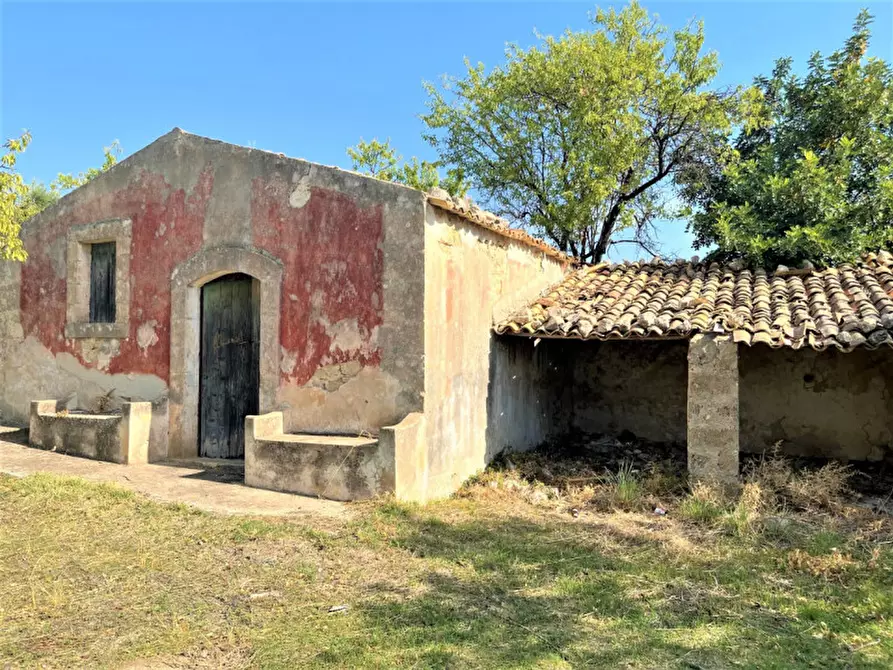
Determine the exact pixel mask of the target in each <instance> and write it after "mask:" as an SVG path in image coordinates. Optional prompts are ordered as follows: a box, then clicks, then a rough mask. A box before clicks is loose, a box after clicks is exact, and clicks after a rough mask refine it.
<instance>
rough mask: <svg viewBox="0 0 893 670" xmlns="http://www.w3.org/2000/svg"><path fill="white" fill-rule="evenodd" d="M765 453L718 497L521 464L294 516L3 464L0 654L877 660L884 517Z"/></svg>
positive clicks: (886, 657)
mask: <svg viewBox="0 0 893 670" xmlns="http://www.w3.org/2000/svg"><path fill="white" fill-rule="evenodd" d="M772 467H773V468H774V469H773V470H772V471H771V473H772V477H770V476H769V475H763V476H760V477H757V476H756V475H754V477H753V478H751V480H750V481H748V483H747V484H746V485H745V486H744V487H743V489H742V491H741V492H740V494H739V495H737V496H727V495H721V494H720V493H718V492H717V491H715V490H713V489H711V488H709V487H704V486H702V487H695V488H694V489H693V490H692V491H690V492H686V491H684V490H683V489H682V488H681V484H680V483H679V481H678V480H677V479H676V478H674V477H672V476H668V474H667V473H666V472H664V471H659V470H657V469H653V468H652V469H645V470H643V471H641V472H638V471H635V468H627V469H626V470H625V472H624V473H622V474H621V473H616V472H615V473H614V474H613V475H611V476H607V475H604V474H602V475H599V477H598V479H594V480H592V481H587V482H583V483H574V482H565V484H564V485H563V486H556V485H555V484H554V482H552V483H549V484H546V483H544V482H538V481H529V480H527V479H525V478H523V477H520V476H519V475H518V472H517V470H520V469H521V466H520V465H518V466H517V467H516V468H515V469H511V470H508V471H501V472H496V471H491V472H487V473H484V474H483V475H482V476H481V477H479V478H478V479H477V480H476V481H475V482H473V483H472V484H470V485H469V486H468V487H466V488H465V489H464V490H463V491H462V492H461V495H460V496H458V497H456V498H455V499H452V500H448V501H443V502H440V503H436V504H432V505H430V506H428V507H425V508H420V507H416V506H412V505H403V504H398V503H395V502H393V501H389V500H382V501H377V502H373V503H366V504H362V505H356V506H355V514H354V515H353V516H354V518H353V519H352V520H350V521H343V522H332V521H325V520H320V521H319V522H318V523H312V524H309V525H308V524H307V522H302V523H297V522H294V521H288V520H269V519H267V520H259V519H252V518H244V517H224V516H215V515H210V514H203V513H198V512H195V511H193V510H190V509H187V508H184V507H179V506H169V505H159V504H156V503H152V502H150V501H148V500H145V499H143V498H141V497H139V496H135V495H132V494H130V493H128V492H126V491H123V490H121V489H118V488H114V487H109V486H102V485H94V484H89V483H86V482H83V481H80V480H76V479H64V478H58V477H51V476H35V477H28V478H25V479H18V480H16V479H11V478H0V573H2V575H3V579H2V581H0V667H3V665H4V664H6V663H8V664H10V666H11V667H48V668H56V667H66V668H69V667H70V668H87V667H89V668H94V667H110V668H120V667H124V668H129V670H149V669H151V670H163V669H168V668H187V667H189V668H192V667H199V668H212V667H213V668H248V667H252V668H254V667H258V668H295V667H301V668H401V667H403V668H509V667H510V668H562V669H564V668H576V667H603V668H618V667H623V668H639V669H644V668H649V669H651V668H658V669H662V668H667V669H669V668H692V667H699V668H727V667H744V668H760V669H762V668H796V667H803V668H808V667H822V668H841V669H842V668H889V667H891V666H893V643H891V640H893V555H891V552H893V544H891V543H893V527H891V523H890V519H889V518H888V517H883V516H880V515H877V514H872V513H870V512H869V511H867V510H860V509H854V508H851V507H849V506H848V505H847V504H846V500H845V499H839V500H838V499H837V498H836V497H834V496H830V495H824V497H823V498H822V500H823V502H822V505H821V506H820V507H814V508H811V509H809V510H806V509H801V508H799V507H796V508H795V507H794V504H793V503H792V502H791V501H790V500H791V499H789V496H793V495H796V494H794V493H791V492H792V491H796V490H798V486H799V485H798V484H796V481H798V478H799V477H800V476H801V475H800V474H798V473H793V474H791V473H785V472H782V468H781V467H780V466H779V465H778V464H773V465H772ZM767 472H768V471H767ZM779 473H781V474H779ZM804 476H812V475H808V474H807V475H804ZM822 477H826V475H822ZM630 482H634V483H632V484H631V483H630ZM792 482H794V483H792ZM832 488H833V487H831V486H830V485H829V487H828V490H831V489H832ZM840 490H842V489H840ZM780 492H781V493H780ZM658 503H659V504H661V505H663V506H665V507H666V509H667V510H668V513H667V515H666V516H660V515H656V514H655V513H654V511H653V507H652V505H656V504H658ZM624 510H626V511H624ZM340 605H346V606H347V608H346V609H345V610H338V611H335V612H331V613H330V612H329V610H330V608H331V607H332V606H340Z"/></svg>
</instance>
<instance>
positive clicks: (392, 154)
mask: <svg viewBox="0 0 893 670" xmlns="http://www.w3.org/2000/svg"><path fill="white" fill-rule="evenodd" d="M347 155H348V156H350V159H351V161H353V169H354V170H356V171H357V172H362V173H363V174H368V175H370V176H373V177H377V178H378V179H384V180H385V181H393V182H398V183H400V184H406V185H407V186H411V187H413V188H417V189H419V190H421V191H429V190H431V189H432V188H435V187H438V186H439V187H441V188H444V189H446V190H447V191H449V192H450V193H452V194H454V195H459V196H464V195H465V194H466V193H467V191H468V185H467V184H466V183H465V181H464V179H463V178H462V171H461V170H458V169H452V170H448V171H447V173H446V176H444V177H441V176H440V172H439V170H438V168H439V167H441V164H440V163H438V162H431V161H420V160H419V159H418V158H416V157H415V156H413V157H412V158H411V159H410V160H409V161H408V162H403V163H402V164H401V161H403V157H402V156H399V155H398V154H397V152H396V150H395V149H394V148H393V147H392V146H391V142H390V140H386V141H385V142H379V141H378V140H377V139H374V138H373V139H372V141H371V142H366V141H365V140H363V139H362V138H361V139H360V141H359V143H358V144H357V145H356V146H353V147H349V148H348V149H347Z"/></svg>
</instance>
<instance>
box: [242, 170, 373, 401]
mask: <svg viewBox="0 0 893 670" xmlns="http://www.w3.org/2000/svg"><path fill="white" fill-rule="evenodd" d="M291 188H292V187H291V185H290V184H289V183H287V182H286V181H284V180H282V179H279V178H277V179H273V180H270V181H267V182H264V181H261V180H260V179H255V180H254V182H253V183H252V194H251V219H252V221H253V222H254V245H255V246H256V247H258V248H260V249H265V250H267V251H268V252H270V253H271V254H273V255H274V256H276V257H277V258H279V259H280V260H281V261H282V262H283V263H284V264H285V268H284V272H283V278H282V309H281V317H280V324H281V326H280V342H281V345H282V347H283V348H284V349H286V350H287V351H288V352H292V353H295V354H297V361H296V364H295V366H294V368H293V369H292V370H290V371H283V373H282V378H283V381H289V382H291V383H294V384H297V385H302V384H305V383H306V382H307V381H308V380H309V379H310V378H311V377H312V376H313V374H314V372H316V370H317V368H319V366H321V365H331V364H335V363H344V362H347V361H352V360H357V361H359V362H360V363H361V364H362V365H363V366H367V365H376V366H377V365H378V364H379V363H380V361H381V351H380V349H379V348H378V347H377V346H376V345H375V343H374V342H373V340H372V338H373V333H374V330H375V329H376V328H377V327H378V326H380V325H381V323H382V296H383V291H382V280H383V255H382V251H381V240H382V209H381V206H375V207H372V208H368V209H364V208H360V207H358V206H357V205H356V203H355V202H353V201H352V200H351V199H350V198H349V197H347V196H346V195H344V194H342V193H337V192H333V191H327V190H325V189H321V188H313V189H311V192H310V199H309V200H308V201H307V203H306V204H304V206H303V207H300V208H294V207H291V206H290V205H289V202H288V198H289V194H290V190H291ZM344 319H356V322H357V326H358V330H359V332H360V339H361V341H362V342H361V344H360V346H359V347H358V348H356V349H351V350H348V351H342V350H341V349H340V348H339V347H337V346H333V337H332V335H331V331H332V328H331V326H332V325H334V324H336V323H338V322H339V321H342V320H344Z"/></svg>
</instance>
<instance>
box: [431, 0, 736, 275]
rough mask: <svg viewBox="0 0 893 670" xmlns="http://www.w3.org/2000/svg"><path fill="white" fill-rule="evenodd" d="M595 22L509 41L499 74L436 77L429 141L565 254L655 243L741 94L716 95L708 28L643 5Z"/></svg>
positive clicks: (486, 194) (486, 196)
mask: <svg viewBox="0 0 893 670" xmlns="http://www.w3.org/2000/svg"><path fill="white" fill-rule="evenodd" d="M593 24H594V29H593V30H590V31H582V32H570V31H568V32H566V33H564V34H563V35H561V36H560V37H557V38H556V37H540V41H539V44H537V45H536V46H533V47H531V48H529V49H522V48H521V47H519V46H514V45H510V46H509V47H508V48H507V51H506V62H505V63H504V64H503V65H500V66H498V67H495V68H493V69H491V70H489V71H487V70H486V69H485V67H484V65H483V64H477V65H472V64H471V63H469V62H468V61H466V72H465V74H464V76H462V77H445V78H444V81H443V83H442V86H441V87H440V88H438V87H436V86H435V85H433V84H427V85H426V88H427V91H428V95H429V101H428V107H429V110H428V112H427V113H426V114H424V115H423V116H422V119H423V120H424V122H425V123H426V124H427V126H428V129H429V131H428V133H427V134H426V139H427V140H428V141H429V142H430V143H431V144H432V145H433V146H434V147H435V148H436V150H437V151H438V153H439V155H440V158H441V160H442V161H443V162H444V163H445V164H447V165H451V166H455V167H457V168H459V169H461V170H462V172H463V174H464V175H465V177H466V178H467V179H468V182H469V184H470V186H471V187H472V188H474V189H475V192H476V194H477V195H479V196H480V197H481V198H482V199H483V201H484V203H483V204H484V205H485V206H487V207H488V208H489V209H491V210H493V211H495V212H496V213H497V214H500V215H502V216H505V217H507V218H508V219H510V220H512V221H514V222H517V223H520V224H523V225H527V226H529V227H531V228H532V229H534V230H535V231H537V232H540V233H541V234H543V235H544V236H545V237H546V238H547V239H548V240H549V241H551V242H552V243H554V244H555V245H556V246H557V247H558V248H559V249H561V250H562V251H565V252H568V253H570V254H572V255H574V256H576V257H578V258H580V259H581V260H583V261H589V262H596V261H599V260H600V259H601V258H602V257H603V256H604V255H605V253H606V252H607V250H608V248H609V246H610V245H612V244H618V243H622V242H636V243H640V244H643V245H645V246H646V248H647V247H648V246H649V231H650V226H651V224H652V222H653V221H654V220H655V219H657V218H661V217H663V216H665V215H667V213H668V212H669V211H670V207H669V204H668V203H670V202H671V200H670V196H671V193H670V189H669V188H668V187H669V186H670V185H671V184H672V182H673V180H674V179H675V178H676V176H677V175H679V174H681V173H682V172H683V171H684V170H685V169H686V167H687V166H689V165H690V164H692V163H700V162H703V161H704V160H706V157H707V156H711V155H712V154H713V153H715V151H716V147H717V145H719V144H721V143H722V142H723V141H724V139H725V137H727V134H728V132H729V129H730V127H731V125H730V124H731V123H732V121H733V118H734V114H735V110H736V105H737V96H736V95H735V94H734V92H719V91H716V90H711V88H710V86H711V84H712V82H713V80H714V77H715V75H716V73H717V70H718V67H719V64H718V60H717V56H716V54H715V53H712V52H710V53H705V52H704V50H703V45H704V30H703V25H702V24H700V23H697V24H691V25H689V26H687V27H686V28H685V29H682V30H678V31H676V32H674V33H672V35H670V34H669V32H668V30H667V28H666V27H664V26H662V25H660V24H659V23H658V22H657V21H656V19H654V18H653V17H651V16H650V15H649V14H648V12H647V11H646V10H645V9H643V8H642V7H641V6H640V5H639V4H637V3H636V2H633V3H631V4H630V5H628V6H627V7H625V8H624V9H623V10H622V11H620V12H617V11H615V10H613V9H612V10H610V11H601V10H600V11H598V12H597V13H596V14H595V16H594V17H593Z"/></svg>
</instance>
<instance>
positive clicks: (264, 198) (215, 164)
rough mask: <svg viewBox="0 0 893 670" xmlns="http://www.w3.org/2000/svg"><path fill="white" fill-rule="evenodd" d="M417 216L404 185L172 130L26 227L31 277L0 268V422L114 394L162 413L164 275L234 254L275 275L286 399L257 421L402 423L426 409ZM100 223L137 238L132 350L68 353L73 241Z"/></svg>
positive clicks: (166, 320) (84, 346)
mask: <svg viewBox="0 0 893 670" xmlns="http://www.w3.org/2000/svg"><path fill="white" fill-rule="evenodd" d="M424 207H425V205H424V196H423V194H421V193H419V192H417V191H413V190H411V189H408V188H405V187H402V186H398V185H394V184H387V183H384V182H380V181H377V180H374V179H369V178H366V177H362V176H360V175H356V174H353V173H349V172H345V171H342V170H338V169H336V168H327V167H323V166H318V165H313V164H310V163H307V162H305V161H300V160H295V159H289V158H286V157H284V156H282V155H280V154H272V153H268V152H263V151H257V150H252V149H247V148H242V147H236V146H233V145H229V144H225V143H222V142H217V141H213V140H208V139H205V138H201V137H196V136H193V135H188V134H186V133H183V132H182V131H179V130H174V131H172V132H171V133H169V134H168V135H165V136H164V137H162V138H160V139H159V140H157V141H156V142H154V143H153V144H151V145H149V146H148V147H146V148H145V149H143V150H141V151H139V152H137V153H136V154H134V155H133V156H131V157H129V158H128V159H127V160H125V161H122V163H121V164H119V165H117V166H116V167H114V168H113V169H112V170H111V171H109V172H108V173H106V174H104V175H102V176H101V177H99V178H98V179H96V180H94V181H93V182H91V183H89V184H88V185H86V186H84V187H82V188H80V189H77V190H76V191H74V192H72V193H71V194H69V195H68V196H66V197H65V198H63V199H62V200H60V201H59V203H57V204H56V205H54V206H53V207H51V208H50V209H48V210H46V211H45V212H43V213H42V214H40V215H38V216H37V217H34V218H33V219H32V220H30V221H29V222H28V223H27V224H26V226H25V229H24V231H23V238H24V241H25V245H26V248H27V250H28V253H29V260H28V262H27V263H25V264H24V265H23V266H19V265H14V264H8V263H5V264H2V265H0V289H2V295H0V377H2V381H3V386H2V389H0V413H2V415H3V419H4V421H7V422H11V423H21V424H24V423H26V422H27V415H28V403H29V401H30V400H32V399H35V398H62V397H66V396H69V395H71V394H76V398H77V399H76V401H75V402H77V404H79V405H82V406H87V407H89V404H91V403H92V402H93V401H94V400H95V398H96V397H97V396H99V395H102V394H104V393H106V392H108V391H109V390H111V389H114V393H115V395H116V396H126V397H133V398H134V399H139V400H150V401H153V402H154V403H155V404H156V405H157V406H158V407H159V408H160V409H161V410H164V411H166V410H165V407H166V404H165V397H166V394H167V392H168V382H169V379H170V361H171V357H170V332H171V321H170V319H171V276H172V272H173V270H174V268H176V267H177V266H179V265H181V264H183V263H184V262H185V261H186V260H187V259H189V258H191V257H192V256H194V255H195V254H196V253H197V252H199V251H200V250H208V249H213V248H218V247H226V248H233V247H237V248H241V249H246V250H251V251H254V252H257V253H261V254H265V255H267V256H268V257H270V258H271V259H273V260H275V261H276V262H280V263H281V264H282V267H283V273H282V286H281V299H280V300H281V304H280V305H279V310H280V314H281V319H280V322H279V323H280V327H279V331H280V332H279V333H277V336H276V340H277V342H278V344H279V346H278V347H276V351H275V352H274V353H273V354H272V355H273V356H275V358H276V360H275V361H274V363H275V367H276V368H277V369H279V370H280V382H279V389H278V394H277V397H276V406H275V407H262V408H261V410H262V411H269V410H273V409H280V410H282V411H283V412H284V414H285V420H286V429H287V430H305V431H321V432H322V431H327V432H344V433H350V432H356V431H360V430H368V431H370V432H375V431H377V430H378V429H379V428H380V427H381V426H382V425H386V424H393V423H397V422H398V421H400V420H401V419H402V418H403V417H404V416H406V415H407V414H409V413H411V412H413V411H419V410H421V408H422V391H423V384H424V381H423V380H424V370H423V354H424V351H423V330H422V321H423V318H422V312H423V304H424V293H423V283H424V265H423V264H424V252H423V249H424V227H423V225H422V223H423V221H424V216H425V215H424ZM107 219H127V220H129V221H130V222H131V227H132V247H131V257H130V271H131V282H130V287H129V290H130V296H129V298H130V301H129V307H130V309H129V315H130V319H129V329H128V333H127V336H126V337H118V338H101V339H100V338H77V339H75V338H66V337H65V335H64V329H65V324H66V302H67V301H66V291H67V290H68V289H69V282H68V281H67V263H66V253H67V251H66V246H67V234H68V231H69V229H70V228H71V227H73V226H80V225H84V224H89V223H94V222H97V221H103V220H107ZM214 270H215V272H216V273H217V275H218V276H219V274H222V273H224V272H225V271H227V268H215V269H214ZM187 326H188V327H189V328H193V329H194V328H196V327H197V324H196V323H194V322H192V321H190V323H189V324H187ZM165 421H166V417H161V418H160V419H158V420H155V419H153V424H159V425H158V428H159V429H161V428H164V426H163V422H165ZM153 432H154V433H156V434H160V433H163V435H164V436H166V434H167V431H166V430H153ZM165 452H166V445H161V446H159V447H156V448H155V450H154V453H152V454H151V455H150V456H151V457H152V458H153V459H157V458H159V457H162V456H164V454H165Z"/></svg>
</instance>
